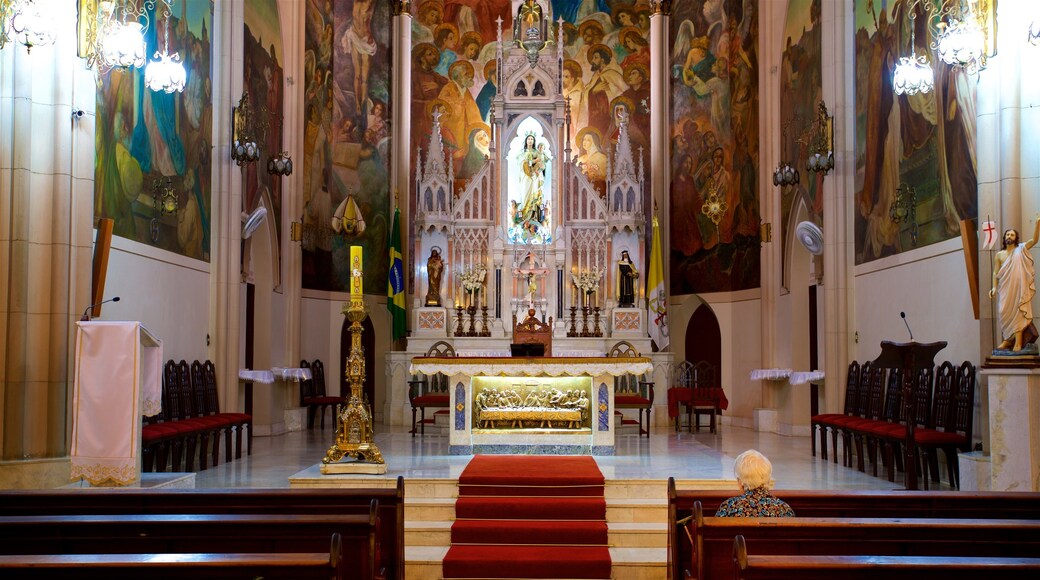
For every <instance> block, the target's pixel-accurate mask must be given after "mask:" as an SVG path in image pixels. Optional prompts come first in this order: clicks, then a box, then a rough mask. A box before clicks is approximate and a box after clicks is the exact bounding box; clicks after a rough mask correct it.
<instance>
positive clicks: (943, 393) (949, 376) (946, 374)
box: [928, 361, 957, 431]
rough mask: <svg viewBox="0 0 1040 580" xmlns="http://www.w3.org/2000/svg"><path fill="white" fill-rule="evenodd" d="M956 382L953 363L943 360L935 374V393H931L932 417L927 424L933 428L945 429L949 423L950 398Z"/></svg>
mask: <svg viewBox="0 0 1040 580" xmlns="http://www.w3.org/2000/svg"><path fill="white" fill-rule="evenodd" d="M956 383H957V371H956V369H954V366H953V363H951V362H950V361H945V362H943V363H942V364H941V365H939V371H938V372H937V373H936V374H935V393H934V394H933V395H932V417H931V419H932V420H931V423H930V424H929V425H928V426H929V427H931V428H933V429H939V430H942V431H945V430H946V426H947V425H949V424H950V399H951V397H952V396H953V389H954V386H955V385H956Z"/></svg>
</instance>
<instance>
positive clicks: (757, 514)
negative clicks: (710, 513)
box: [715, 487, 794, 518]
mask: <svg viewBox="0 0 1040 580" xmlns="http://www.w3.org/2000/svg"><path fill="white" fill-rule="evenodd" d="M727 516H732V517H744V518H780V517H790V516H794V510H793V509H791V506H789V505H787V502H785V501H784V500H782V499H780V498H777V497H774V496H773V495H771V494H770V493H769V491H768V490H767V489H766V488H764V487H759V488H755V489H750V490H748V491H746V492H744V493H743V494H741V495H738V496H736V497H731V498H729V499H727V500H726V501H724V502H722V505H721V506H719V511H717V512H715V517H727Z"/></svg>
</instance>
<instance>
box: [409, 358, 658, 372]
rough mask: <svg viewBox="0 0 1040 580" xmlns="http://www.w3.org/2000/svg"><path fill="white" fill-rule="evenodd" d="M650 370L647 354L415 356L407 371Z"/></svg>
mask: <svg viewBox="0 0 1040 580" xmlns="http://www.w3.org/2000/svg"><path fill="white" fill-rule="evenodd" d="M652 369H653V364H651V362H650V359H649V358H647V357H632V358H604V357H599V358H597V357H545V358H541V359H536V360H533V359H529V358H466V357H415V358H413V359H412V364H411V367H410V368H409V371H408V372H410V373H412V374H415V373H423V374H426V375H433V374H436V373H442V374H445V375H447V376H449V377H450V376H452V375H456V374H462V375H468V376H471V377H474V376H481V375H483V376H498V375H502V376H517V375H524V376H529V377H536V376H543V375H544V376H550V377H579V376H586V375H588V376H593V377H596V376H600V375H610V376H614V377H620V376H624V375H629V374H633V375H641V374H643V373H646V372H650V371H651V370H652Z"/></svg>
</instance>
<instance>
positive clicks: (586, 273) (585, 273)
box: [571, 268, 604, 294]
mask: <svg viewBox="0 0 1040 580" xmlns="http://www.w3.org/2000/svg"><path fill="white" fill-rule="evenodd" d="M603 271H604V270H603V268H598V269H597V268H593V269H591V270H581V271H579V272H578V273H577V274H571V278H573V279H574V285H575V286H577V287H578V289H579V290H582V291H583V292H585V293H586V294H588V293H590V292H593V291H595V290H596V288H598V287H599V281H600V280H601V279H602V278H603Z"/></svg>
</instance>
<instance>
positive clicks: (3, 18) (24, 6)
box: [0, 0, 55, 53]
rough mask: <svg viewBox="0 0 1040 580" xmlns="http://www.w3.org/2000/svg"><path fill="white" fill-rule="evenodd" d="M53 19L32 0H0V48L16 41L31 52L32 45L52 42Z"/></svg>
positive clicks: (53, 35)
mask: <svg viewBox="0 0 1040 580" xmlns="http://www.w3.org/2000/svg"><path fill="white" fill-rule="evenodd" d="M54 38H55V33H54V19H53V18H49V17H47V16H46V15H45V14H44V13H43V9H41V8H40V7H39V6H38V5H37V4H36V3H35V2H34V1H33V0H0V48H3V47H4V45H5V44H7V43H8V42H15V41H17V42H18V44H21V45H22V46H24V47H25V52H27V53H31V52H32V47H34V46H45V45H48V44H53V43H54Z"/></svg>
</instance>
